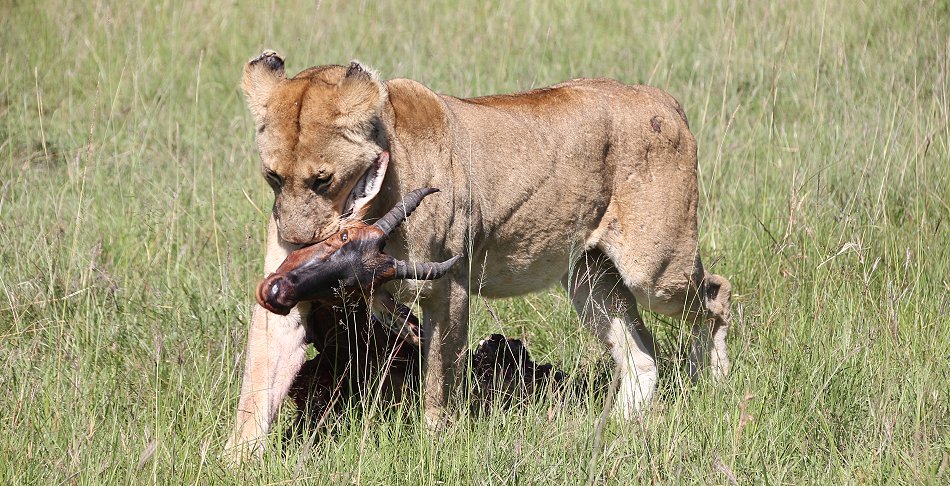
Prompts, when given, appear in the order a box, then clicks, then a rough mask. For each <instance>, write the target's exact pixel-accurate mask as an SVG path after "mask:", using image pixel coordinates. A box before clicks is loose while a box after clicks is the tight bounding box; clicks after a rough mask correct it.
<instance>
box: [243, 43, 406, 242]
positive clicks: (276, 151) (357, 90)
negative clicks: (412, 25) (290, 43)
mask: <svg viewBox="0 0 950 486" xmlns="http://www.w3.org/2000/svg"><path fill="white" fill-rule="evenodd" d="M241 84H242V87H243V89H244V94H245V96H246V97H247V104H248V107H249V108H250V110H251V114H252V115H253V117H254V121H255V123H256V125H257V148H258V150H259V152H260V154H261V161H262V169H263V174H264V177H265V178H266V179H267V181H268V183H270V185H271V187H272V188H273V189H274V218H275V219H276V221H277V228H278V231H279V233H280V237H281V239H283V240H285V241H287V242H290V243H296V244H307V243H313V242H316V241H321V240H323V239H325V238H327V237H329V236H330V235H332V234H334V233H336V232H337V231H338V230H339V228H340V222H341V219H342V218H344V217H347V216H355V217H361V216H362V215H363V214H364V213H365V211H367V210H368V205H369V203H370V202H371V201H372V200H373V197H375V196H376V193H377V192H379V189H380V187H381V186H382V182H383V177H384V175H385V174H386V168H387V165H388V163H389V153H388V152H387V146H386V135H385V133H384V128H383V127H382V124H381V122H380V120H379V113H380V110H381V108H382V105H383V103H384V102H385V101H386V88H385V87H384V86H383V84H382V83H381V82H380V81H379V79H378V78H377V77H376V75H375V74H374V73H373V72H372V71H371V70H369V69H367V68H365V67H363V66H362V65H360V64H359V63H357V62H353V63H351V64H350V65H349V67H345V66H322V67H317V68H311V69H307V70H305V71H303V72H301V73H300V74H298V75H296V76H294V77H293V78H290V79H288V78H287V76H286V74H285V73H284V60H283V59H282V58H281V57H280V56H278V55H277V54H276V53H274V52H272V51H265V52H264V53H263V54H261V55H260V56H259V57H257V58H255V59H252V60H251V61H250V62H248V63H247V65H246V66H245V68H244V77H243V80H242V83H241Z"/></svg>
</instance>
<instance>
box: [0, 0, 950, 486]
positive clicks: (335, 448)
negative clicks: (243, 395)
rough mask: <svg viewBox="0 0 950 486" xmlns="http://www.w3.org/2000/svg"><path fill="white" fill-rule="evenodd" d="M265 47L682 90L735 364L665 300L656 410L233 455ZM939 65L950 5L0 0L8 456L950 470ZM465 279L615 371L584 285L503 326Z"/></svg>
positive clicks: (506, 472) (252, 274)
mask: <svg viewBox="0 0 950 486" xmlns="http://www.w3.org/2000/svg"><path fill="white" fill-rule="evenodd" d="M264 47H271V48H275V49H277V50H279V51H281V52H283V53H285V54H287V56H288V67H289V69H290V70H291V71H296V70H300V69H303V68H305V67H308V66H310V65H314V64H325V63H344V62H346V61H348V60H350V59H353V58H358V59H360V60H362V61H364V62H366V63H368V64H370V65H372V66H373V67H375V68H377V69H378V70H379V71H380V72H381V73H382V74H383V75H384V76H386V77H411V78H414V79H417V80H419V81H422V82H424V83H426V84H427V85H429V86H431V87H433V88H434V89H435V90H437V91H440V92H447V93H452V94H455V95H460V96H466V95H476V94H489V93H495V92H508V91H515V90H520V89H527V88H532V87H539V86H543V85H546V84H550V83H553V82H557V81H561V80H564V79H567V78H571V77H579V76H607V77H614V78H617V79H620V80H623V81H626V82H630V83H637V82H642V83H649V84H652V85H655V86H658V87H661V88H663V89H666V90H667V91H669V92H671V93H672V94H673V95H674V96H675V97H677V99H679V100H680V101H681V103H682V104H683V106H684V107H685V109H686V112H687V114H688V116H689V118H690V124H691V127H692V129H693V131H694V133H695V134H696V136H697V139H698V142H699V154H700V178H701V181H700V183H701V191H702V199H701V211H702V214H701V223H700V224H701V234H702V245H703V251H704V254H705V255H707V256H706V257H705V260H706V261H707V262H713V261H715V262H716V263H715V267H714V269H715V271H716V272H717V273H721V274H723V275H726V276H728V277H729V278H730V279H731V280H732V281H733V283H734V285H735V288H736V292H735V300H734V315H735V317H734V321H733V327H732V333H731V335H730V338H729V347H730V350H731V352H732V356H733V357H734V363H735V366H734V372H733V374H732V375H731V377H730V378H729V380H728V382H727V383H726V384H725V385H723V386H719V387H717V386H713V385H711V384H709V383H706V382H702V383H700V384H698V385H696V386H693V385H689V384H687V382H688V380H685V371H684V370H683V368H682V365H681V360H682V353H681V351H680V349H679V348H680V340H679V335H680V332H681V330H680V329H679V328H678V327H677V325H676V323H675V322H670V321H669V320H668V319H665V318H657V317H656V316H647V318H648V321H649V322H648V324H650V325H651V327H652V328H653V329H654V330H655V331H656V332H657V335H658V340H659V343H660V347H661V370H660V371H661V374H662V375H663V379H662V380H661V390H660V393H659V395H658V398H657V400H656V403H655V407H654V408H653V410H652V411H651V412H650V414H649V415H648V416H647V417H646V418H645V419H644V420H643V421H640V422H636V423H630V424H616V423H612V424H610V425H608V427H607V429H606V430H605V431H603V434H598V433H596V432H597V431H596V423H597V418H598V417H599V414H600V408H599V407H600V406H601V405H600V404H601V403H602V401H603V397H602V396H594V395H596V394H595V393H593V392H592V396H591V397H589V400H587V402H586V403H581V404H578V405H577V406H576V407H572V408H570V409H567V410H560V411H559V412H558V413H549V410H548V408H549V406H550V404H539V405H536V406H531V407H528V408H527V409H526V410H523V411H520V412H517V413H496V414H493V415H492V416H491V417H488V418H476V417H468V416H464V415H463V416H462V417H461V419H460V420H459V421H458V422H457V423H456V424H455V425H453V426H452V427H451V428H450V429H449V430H447V431H446V432H445V433H444V434H440V435H438V436H430V435H428V434H427V433H426V432H425V431H424V430H423V427H421V426H420V425H419V419H418V417H417V416H415V415H413V414H412V413H410V414H409V415H408V416H402V415H397V416H375V417H371V418H366V417H363V416H359V415H354V416H353V417H350V418H348V419H341V420H340V421H338V422H337V423H336V424H334V425H333V426H332V428H331V429H330V433H329V434H327V435H325V436H322V437H320V438H318V439H317V440H315V441H314V442H313V444H312V447H311V448H306V447H302V445H301V444H302V443H303V441H301V440H300V439H299V438H298V439H291V440H289V441H283V446H282V447H278V448H276V449H275V450H273V451H272V452H271V453H269V454H268V455H267V457H266V458H265V460H264V461H263V462H262V463H261V464H260V465H256V466H249V467H246V468H241V469H230V468H228V467H226V466H225V465H224V463H223V462H222V461H221V459H220V451H221V448H222V446H223V444H224V441H225V438H226V433H227V432H228V429H229V427H230V426H231V421H232V420H233V414H234V410H235V407H236V403H237V396H238V388H239V384H240V383H239V378H240V375H239V373H240V362H241V358H242V352H243V346H244V339H245V332H246V330H245V327H246V324H247V320H248V315H249V307H250V306H249V304H250V301H251V293H250V289H251V286H252V285H254V284H255V283H256V281H257V279H258V278H260V277H261V261H262V251H263V237H264V232H265V214H266V212H267V210H268V208H269V205H270V203H271V195H270V193H269V190H268V188H267V186H266V183H265V182H264V181H263V179H262V178H261V177H260V176H259V161H258V159H257V156H256V154H255V153H254V144H253V133H252V132H253V129H252V124H251V121H250V118H249V115H248V114H247V111H246V109H245V107H244V105H243V101H242V100H241V97H240V93H239V91H238V89H237V82H238V78H239V75H240V71H241V68H242V65H243V63H244V62H245V61H246V60H247V59H248V58H249V57H251V56H252V55H254V54H256V53H257V52H259V51H260V50H261V49H262V48H264ZM948 67H950V4H948V3H947V2H942V1H934V2H926V1H925V2H893V3H891V2H884V4H880V5H879V4H873V3H862V2H853V1H850V2H817V3H795V4H789V3H788V2H776V3H774V4H772V5H769V4H767V2H753V3H744V2H742V3H740V2H726V1H720V2H704V3H702V4H701V5H694V4H693V2H684V1H678V0H670V1H658V2H642V3H641V2H637V3H631V2H621V1H616V2H592V1H576V2H547V1H535V0H528V1H520V2H511V1H506V2H491V3H482V2H472V3H467V4H461V5H459V4H457V2H449V1H434V2H419V3H418V4H406V3H402V2H379V3H377V2H342V1H326V2H315V3H313V2H287V3H286V4H279V5H278V3H277V2H273V3H272V4H270V5H269V6H267V7H265V8H261V9H258V8H255V7H253V6H251V5H244V4H243V3H242V2H215V3H209V4H207V5H195V4H193V2H179V1H164V2H154V3H148V4H145V5H133V4H132V3H131V2H130V3H110V2H94V3H89V2H60V1H48V2H39V3H34V2H4V3H3V4H2V5H0V80H2V83H0V390H2V391H3V393H2V394H0V482H2V483H4V484H15V483H44V484H55V483H63V482H79V483H94V484H98V483H112V482H119V483H127V482H160V483H196V484H205V483H223V482H246V481H251V482H255V483H280V482H294V481H300V482H304V483H315V482H318V481H319V482H324V481H332V482H334V483H338V482H339V483H342V482H349V481H355V482H361V483H374V484H375V483H384V484H389V483H402V482H405V483H440V482H441V483H448V484H452V483H459V482H463V483H470V482H477V483H503V482H514V483H541V482H551V483H576V482H580V481H584V480H586V479H587V478H588V477H592V478H593V479H594V480H595V481H603V482H610V483H633V482H679V481H682V482H698V483H712V482H715V483H742V484H745V483H842V482H845V483H866V482H869V483H883V482H888V483H891V482H894V483H911V484H919V483H934V484H936V483H946V482H948V480H950V424H948V421H950V418H948V417H950V397H948V389H950V388H948V386H947V383H948V382H950V325H948V323H950V318H948V310H950V300H948V295H950V292H948V291H950V280H948V277H947V275H948V274H950V237H948V226H950V175H948V174H950V170H948V169H950V92H948V89H950V83H948ZM473 302H475V307H476V309H475V310H476V311H475V313H474V317H473V320H474V326H475V329H476V331H475V332H474V333H473V337H478V336H479V335H481V334H484V333H487V332H490V331H500V330H503V331H504V332H505V333H507V334H509V335H516V336H522V337H524V338H525V339H527V340H528V342H529V343H530V349H531V351H532V353H533V354H535V355H537V356H538V358H539V359H541V360H549V361H554V362H558V363H561V364H562V367H563V368H565V369H567V370H568V371H569V372H571V373H574V374H575V375H585V374H591V373H596V370H598V369H599V368H600V367H602V366H603V362H604V359H605V355H604V353H603V351H602V349H601V348H600V345H599V344H598V343H596V342H595V341H594V340H593V338H592V337H591V336H590V335H589V333H588V332H587V331H586V330H585V329H584V328H583V327H582V326H581V325H580V323H579V322H578V319H577V317H576V316H575V315H574V314H573V311H572V310H571V306H570V304H569V302H568V301H567V298H566V297H565V296H564V295H563V293H562V291H560V290H557V289H552V290H551V291H548V292H545V293H543V294H539V295H533V296H528V297H525V298H522V299H515V300H509V301H501V302H495V303H493V304H492V307H493V310H494V311H495V313H496V314H497V315H498V316H499V320H500V321H503V322H504V325H502V324H500V323H499V322H496V321H495V319H493V318H492V317H491V315H490V313H489V312H487V310H486V307H485V304H483V303H482V301H480V300H477V299H476V300H474V301H473ZM285 419H286V417H285ZM278 435H279V434H278ZM275 440H276V441H277V442H281V438H280V437H275Z"/></svg>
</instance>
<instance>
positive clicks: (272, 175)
mask: <svg viewBox="0 0 950 486" xmlns="http://www.w3.org/2000/svg"><path fill="white" fill-rule="evenodd" d="M264 178H265V179H267V183H268V184H270V186H271V187H272V188H274V189H277V188H279V187H280V186H282V185H284V178H283V177H281V176H280V175H279V174H278V173H276V172H274V171H272V170H270V169H266V168H265V169H264Z"/></svg>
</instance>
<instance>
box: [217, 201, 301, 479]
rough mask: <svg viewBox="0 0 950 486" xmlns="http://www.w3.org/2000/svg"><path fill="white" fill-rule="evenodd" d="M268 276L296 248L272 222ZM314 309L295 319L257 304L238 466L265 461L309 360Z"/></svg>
mask: <svg viewBox="0 0 950 486" xmlns="http://www.w3.org/2000/svg"><path fill="white" fill-rule="evenodd" d="M267 233H268V238H267V240H268V241H267V257H266V261H265V264H264V267H265V271H266V272H268V273H269V272H272V271H274V269H276V268H277V267H278V266H279V265H280V263H281V262H282V261H283V260H284V258H286V257H287V254H288V253H289V252H290V251H293V250H294V249H295V248H296V247H294V246H293V245H289V244H286V243H284V242H282V241H280V240H279V238H278V236H277V226H276V224H275V223H274V221H273V219H271V224H270V227H269V228H268V232H267ZM308 309H309V307H308V306H306V305H298V306H297V307H296V308H294V309H293V310H291V312H290V314H288V315H286V316H280V315H277V314H272V313H270V312H268V311H267V310H265V309H264V308H263V307H261V306H260V305H257V304H255V305H254V311H253V315H252V317H251V325H250V329H249V330H248V336H247V348H246V349H245V355H246V359H245V363H244V379H243V381H242V383H241V397H240V399H239V400H238V410H237V415H236V419H235V423H234V430H233V431H232V432H231V436H230V437H229V438H228V443H227V445H226V446H225V450H226V453H227V454H228V456H229V457H230V458H231V459H232V460H234V461H236V462H239V461H241V460H242V459H244V458H245V457H247V456H248V455H250V454H253V455H256V456H258V457H260V456H261V455H262V454H263V452H264V442H265V438H266V436H267V433H268V432H269V431H270V427H271V424H272V423H273V421H274V419H275V418H276V417H277V412H278V411H279V410H280V405H281V403H283V401H284V399H285V398H286V397H287V393H288V391H289V389H290V386H291V384H292V383H293V380H294V378H295V377H296V376H297V372H299V371H300V368H301V367H302V366H303V363H304V361H305V359H306V328H305V325H304V324H305V323H304V322H303V321H304V316H306V315H307V311H308Z"/></svg>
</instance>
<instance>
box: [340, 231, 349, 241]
mask: <svg viewBox="0 0 950 486" xmlns="http://www.w3.org/2000/svg"><path fill="white" fill-rule="evenodd" d="M340 240H342V241H343V243H346V242H347V241H349V240H350V235H348V234H346V230H343V232H342V233H340Z"/></svg>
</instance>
